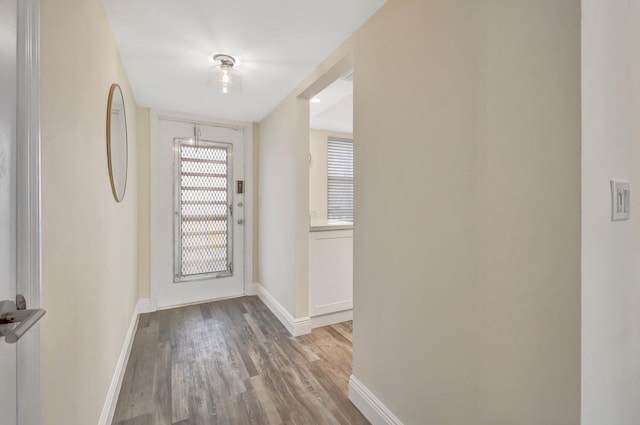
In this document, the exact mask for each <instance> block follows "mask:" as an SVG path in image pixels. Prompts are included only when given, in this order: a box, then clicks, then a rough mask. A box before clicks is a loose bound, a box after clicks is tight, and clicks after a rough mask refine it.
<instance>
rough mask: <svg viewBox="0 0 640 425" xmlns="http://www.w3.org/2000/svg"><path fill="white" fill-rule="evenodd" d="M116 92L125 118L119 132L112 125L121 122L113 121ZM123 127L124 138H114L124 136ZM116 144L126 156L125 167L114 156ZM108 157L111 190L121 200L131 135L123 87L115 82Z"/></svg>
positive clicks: (109, 104) (109, 110) (110, 106)
mask: <svg viewBox="0 0 640 425" xmlns="http://www.w3.org/2000/svg"><path fill="white" fill-rule="evenodd" d="M116 92H117V94H119V95H120V99H117V98H116V104H117V102H118V101H120V102H121V104H122V114H123V115H122V116H123V120H122V123H121V124H120V125H121V126H123V127H121V128H120V129H119V130H120V131H119V132H118V131H113V130H114V129H112V125H117V124H119V123H114V122H113V121H112V116H113V114H114V110H113V106H114V101H113V100H114V99H113V97H114V95H115V96H117V94H116ZM122 129H124V140H114V139H113V138H115V139H118V138H120V139H122V137H118V136H122V134H123V131H122ZM116 130H118V129H116ZM122 143H124V155H122ZM115 144H119V147H120V149H119V152H120V157H121V158H122V156H124V167H122V163H121V161H122V159H120V160H119V161H120V163H116V160H118V158H114V156H115V155H116V153H117V151H116V149H118V146H116V145H115ZM107 159H108V161H109V180H110V181H111V191H112V192H113V197H114V198H115V200H116V201H117V202H121V201H122V199H123V198H124V194H125V192H126V191H127V175H128V168H129V136H128V134H127V113H126V108H125V104H124V96H123V95H122V89H121V88H120V86H119V85H118V84H115V83H114V84H112V85H111V88H110V89H109V100H108V102H107ZM122 173H124V175H123V176H122V175H121V174H122ZM116 174H117V175H116ZM118 183H120V184H119V185H118V187H116V185H117V184H118ZM120 186H121V187H120ZM119 191H121V193H119Z"/></svg>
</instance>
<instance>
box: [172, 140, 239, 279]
mask: <svg viewBox="0 0 640 425" xmlns="http://www.w3.org/2000/svg"><path fill="white" fill-rule="evenodd" d="M230 157H231V145H229V144H226V143H215V142H206V141H201V140H200V141H198V143H197V144H195V143H194V142H193V140H191V139H176V142H175V182H174V204H175V214H174V219H175V222H174V232H175V239H174V245H175V247H174V249H175V257H174V271H175V273H174V281H175V282H180V281H185V280H198V279H211V278H214V277H224V276H231V275H232V271H233V269H232V266H233V264H232V258H231V255H232V254H231V253H232V252H233V250H232V248H231V247H232V231H233V225H232V217H231V214H230V205H232V199H231V197H232V196H233V192H232V190H231V187H230V185H229V182H230V181H231V178H232V177H231V174H230V173H231V170H230V168H231V166H230Z"/></svg>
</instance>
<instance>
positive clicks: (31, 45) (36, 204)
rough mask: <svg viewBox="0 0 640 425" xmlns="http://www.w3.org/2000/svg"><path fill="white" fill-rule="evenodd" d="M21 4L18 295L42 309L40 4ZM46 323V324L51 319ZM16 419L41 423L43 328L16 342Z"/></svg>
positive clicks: (26, 424)
mask: <svg viewBox="0 0 640 425" xmlns="http://www.w3.org/2000/svg"><path fill="white" fill-rule="evenodd" d="M17 3H18V22H17V24H18V28H17V42H18V49H17V58H16V59H17V61H16V65H17V75H18V104H17V108H18V111H17V116H18V122H17V136H18V138H17V140H18V143H17V145H18V146H17V180H18V183H17V208H18V214H17V217H18V220H17V252H18V255H17V258H18V264H17V266H18V268H17V274H18V285H17V288H16V289H17V293H20V294H22V295H24V296H25V298H26V300H27V305H28V307H29V308H37V307H40V285H41V281H42V279H41V267H40V264H41V263H40V261H41V260H40V259H41V251H40V249H41V248H40V235H41V229H40V1H39V0H21V1H19V2H17ZM43 320H47V318H46V316H45V318H44V319H43ZM17 350H18V361H17V374H18V388H17V393H16V394H17V400H18V405H17V416H18V423H19V424H21V425H39V424H41V423H42V412H41V405H42V402H41V399H42V396H41V382H40V379H41V378H40V327H39V326H35V327H34V328H32V329H31V331H29V332H28V333H27V334H26V335H25V336H24V337H23V338H22V339H21V341H20V344H17Z"/></svg>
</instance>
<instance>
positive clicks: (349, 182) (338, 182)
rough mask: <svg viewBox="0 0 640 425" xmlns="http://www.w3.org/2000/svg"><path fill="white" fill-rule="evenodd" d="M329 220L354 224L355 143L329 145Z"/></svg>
mask: <svg viewBox="0 0 640 425" xmlns="http://www.w3.org/2000/svg"><path fill="white" fill-rule="evenodd" d="M327 185H328V218H329V220H344V221H351V222H353V141H352V140H348V139H336V138H330V139H329V140H328V144H327Z"/></svg>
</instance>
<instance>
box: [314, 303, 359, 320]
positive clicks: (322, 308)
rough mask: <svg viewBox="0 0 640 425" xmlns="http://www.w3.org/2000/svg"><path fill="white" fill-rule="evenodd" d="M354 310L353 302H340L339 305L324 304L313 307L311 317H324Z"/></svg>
mask: <svg viewBox="0 0 640 425" xmlns="http://www.w3.org/2000/svg"><path fill="white" fill-rule="evenodd" d="M351 309H353V300H346V301H338V302H337V303H330V304H322V305H317V306H315V307H313V306H312V307H311V317H315V316H322V315H324V314H330V313H336V312H340V311H345V310H351Z"/></svg>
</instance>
